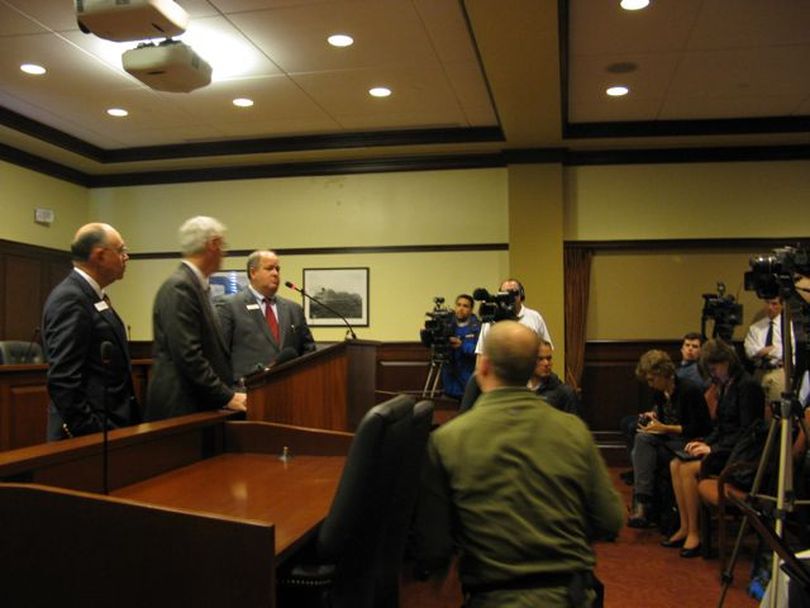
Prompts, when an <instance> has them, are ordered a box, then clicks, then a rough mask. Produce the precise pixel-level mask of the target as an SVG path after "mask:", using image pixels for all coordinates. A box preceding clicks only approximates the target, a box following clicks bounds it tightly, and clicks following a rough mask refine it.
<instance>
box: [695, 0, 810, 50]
mask: <svg viewBox="0 0 810 608" xmlns="http://www.w3.org/2000/svg"><path fill="white" fill-rule="evenodd" d="M793 44H810V2H807V0H768V1H767V2H763V1H762V0H712V1H711V2H704V3H703V5H702V7H701V10H700V18H699V19H698V20H697V21H696V23H695V27H694V28H693V30H692V35H691V38H690V40H689V47H688V48H689V49H690V50H698V49H733V48H752V47H760V46H771V45H773V46H784V45H793Z"/></svg>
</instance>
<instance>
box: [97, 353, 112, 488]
mask: <svg viewBox="0 0 810 608" xmlns="http://www.w3.org/2000/svg"><path fill="white" fill-rule="evenodd" d="M114 348H115V347H114V346H113V343H112V342H110V341H109V340H104V342H102V343H101V348H100V351H101V364H102V365H103V366H104V368H105V370H106V371H107V372H109V371H110V363H111V362H112V356H113V349H114ZM108 381H109V378H108V377H107V375H106V374H105V376H104V392H103V395H104V396H103V398H102V406H103V412H104V417H103V418H102V421H103V427H102V429H101V432H102V440H101V482H102V487H103V488H104V494H105V496H106V495H107V494H109V493H110V474H109V443H108V440H107V430H108V429H107V423H108V421H109V418H110V411H109V410H110V407H109V403H107V401H108V396H107V390H108V388H109V387H108V386H107V383H108Z"/></svg>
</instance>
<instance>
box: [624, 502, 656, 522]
mask: <svg viewBox="0 0 810 608" xmlns="http://www.w3.org/2000/svg"><path fill="white" fill-rule="evenodd" d="M627 527H628V528H654V527H655V522H654V521H652V520H651V519H650V509H649V506H647V504H645V503H643V502H641V501H640V500H638V499H636V500H635V501H634V504H633V512H632V513H631V514H630V517H629V518H628V519H627Z"/></svg>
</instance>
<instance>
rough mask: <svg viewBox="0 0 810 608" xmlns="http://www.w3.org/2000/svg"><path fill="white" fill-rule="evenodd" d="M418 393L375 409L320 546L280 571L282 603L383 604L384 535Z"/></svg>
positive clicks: (362, 428)
mask: <svg viewBox="0 0 810 608" xmlns="http://www.w3.org/2000/svg"><path fill="white" fill-rule="evenodd" d="M413 409H414V399H413V398H412V397H409V396H406V395H398V396H396V397H394V398H392V399H389V400H388V401H386V402H384V403H380V404H379V405H376V406H375V407H373V408H371V409H370V410H369V411H368V412H367V413H366V415H365V416H364V417H363V419H362V420H361V421H360V424H359V426H358V427H357V431H356V432H355V436H354V439H353V440H352V444H351V447H350V448H349V454H348V456H347V458H346V465H345V467H344V469H343V474H342V476H341V479H340V482H339V484H338V488H337V491H336V492H335V498H334V500H333V501H332V506H331V508H330V510H329V513H328V514H327V516H326V519H325V520H324V522H323V524H322V525H321V527H320V529H319V530H318V535H317V538H316V539H315V542H314V544H313V545H311V546H310V547H308V548H307V549H305V551H304V552H303V554H302V555H301V557H300V561H299V562H298V563H296V564H293V565H290V566H287V567H286V568H282V569H281V571H280V572H279V574H278V576H277V583H278V596H279V604H280V605H289V606H296V608H298V607H302V608H303V607H304V606H316V607H319V608H326V607H329V608H376V607H377V606H380V605H381V604H378V603H376V602H375V599H374V593H375V588H376V586H377V581H378V580H379V578H380V576H381V574H380V573H381V569H382V565H381V562H382V556H383V554H385V553H386V552H385V550H384V548H383V547H384V544H385V543H384V539H386V537H388V536H389V535H395V532H394V530H393V529H392V528H390V527H389V524H390V522H391V521H392V519H394V513H395V512H396V509H395V506H394V501H395V496H396V489H397V487H398V486H399V483H400V477H401V475H402V470H403V466H404V465H403V463H404V461H405V457H406V455H407V454H408V453H409V450H408V444H409V441H410V438H411V437H412V427H413Z"/></svg>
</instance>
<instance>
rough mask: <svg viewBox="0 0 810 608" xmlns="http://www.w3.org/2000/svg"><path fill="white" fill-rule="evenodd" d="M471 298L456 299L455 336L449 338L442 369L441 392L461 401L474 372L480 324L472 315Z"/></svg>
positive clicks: (468, 296) (465, 296)
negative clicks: (446, 359) (447, 350)
mask: <svg viewBox="0 0 810 608" xmlns="http://www.w3.org/2000/svg"><path fill="white" fill-rule="evenodd" d="M472 309H473V299H472V296H470V295H467V294H466V293H463V294H461V295H460V296H458V297H457V298H456V304H455V308H454V310H453V312H454V314H455V323H454V324H453V325H454V328H455V335H454V336H451V337H450V338H449V340H448V341H449V343H450V357H449V360H448V361H447V363H446V364H445V365H444V367H443V368H442V390H443V392H444V394H445V395H446V396H447V397H451V398H453V399H461V396H462V395H463V394H464V387H465V386H466V385H467V381H468V380H469V379H470V376H472V373H473V371H474V370H475V346H476V344H477V343H478V334H479V333H480V332H481V323H480V321H479V320H478V317H476V316H475V315H474V314H473V311H472Z"/></svg>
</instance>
